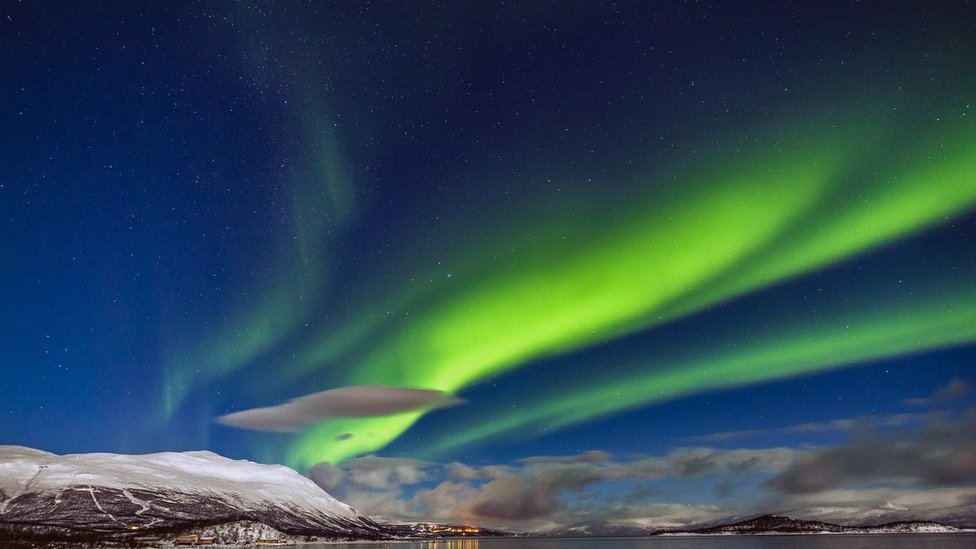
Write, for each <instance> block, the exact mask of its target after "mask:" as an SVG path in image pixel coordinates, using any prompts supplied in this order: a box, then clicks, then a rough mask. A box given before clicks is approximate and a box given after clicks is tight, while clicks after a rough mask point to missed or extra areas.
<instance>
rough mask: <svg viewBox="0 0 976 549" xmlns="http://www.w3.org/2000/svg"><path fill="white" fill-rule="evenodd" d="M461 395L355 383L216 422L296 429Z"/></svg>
mask: <svg viewBox="0 0 976 549" xmlns="http://www.w3.org/2000/svg"><path fill="white" fill-rule="evenodd" d="M460 402H462V400H461V399H459V398H457V397H455V396H454V395H451V394H450V393H445V392H443V391H435V390H432V389H413V388H407V387H386V386H382V385H359V386H355V387H340V388H338V389H330V390H328V391H321V392H318V393H313V394H310V395H306V396H303V397H299V398H295V399H292V400H290V401H288V402H286V403H285V404H279V405H277V406H268V407H264V408H252V409H250V410H242V411H240V412H234V413H231V414H227V415H223V416H220V417H218V418H217V419H216V421H217V423H220V424H221V425H227V426H229V427H237V428H239V429H251V430H255V431H277V432H296V431H300V430H301V429H303V428H305V427H306V426H308V425H310V424H312V423H315V422H317V421H322V420H325V419H329V418H336V417H375V416H387V415H393V414H398V413H402V412H412V411H418V410H430V409H433V408H443V407H447V406H453V405H455V404H459V403H460Z"/></svg>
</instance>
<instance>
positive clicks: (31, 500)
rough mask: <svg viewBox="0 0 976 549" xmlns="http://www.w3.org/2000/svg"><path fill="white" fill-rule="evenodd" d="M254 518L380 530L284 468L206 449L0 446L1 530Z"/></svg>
mask: <svg viewBox="0 0 976 549" xmlns="http://www.w3.org/2000/svg"><path fill="white" fill-rule="evenodd" d="M235 520H238V521H239V520H253V521H255V522H261V523H264V524H268V525H270V526H273V527H275V528H278V529H280V530H283V531H290V532H296V533H311V532H322V533H323V534H322V535H344V534H348V535H349V536H350V537H364V536H365V537H369V536H376V535H379V534H380V527H379V526H378V525H376V524H375V523H373V522H372V521H370V520H369V519H365V518H364V517H362V516H360V515H359V514H357V513H356V511H355V510H354V509H353V508H351V507H350V506H348V505H346V504H345V503H342V502H340V501H338V500H336V499H335V498H333V497H332V496H330V495H329V494H328V493H326V492H325V491H323V490H322V489H321V488H319V487H318V486H317V485H315V483H313V482H312V481H311V480H309V479H307V478H305V477H303V476H301V475H299V474H298V473H297V472H295V471H293V470H292V469H289V468H287V467H284V466H280V465H262V464H258V463H254V462H250V461H245V460H232V459H228V458H225V457H222V456H219V455H217V454H214V453H212V452H206V451H201V452H179V453H178V452H163V453H158V454H147V455H124V454H107V453H93V454H69V455H63V456H59V455H56V454H52V453H49V452H43V451H40V450H34V449H31V448H25V447H22V446H0V525H2V524H4V523H6V524H16V525H19V526H23V527H25V528H37V527H41V526H43V527H48V528H68V529H72V528H75V529H80V528H88V529H91V530H98V531H123V530H133V529H147V528H149V529H151V528H173V527H180V526H182V525H189V524H197V523H202V522H208V523H219V522H222V521H228V522H229V521H235Z"/></svg>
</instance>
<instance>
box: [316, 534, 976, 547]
mask: <svg viewBox="0 0 976 549" xmlns="http://www.w3.org/2000/svg"><path fill="white" fill-rule="evenodd" d="M305 547H307V548H309V549H311V548H315V549H324V548H325V547H331V548H332V549H334V548H335V547H336V545H334V544H329V545H325V544H323V545H317V544H313V545H307V546H305ZM341 547H348V548H350V549H386V548H389V549H779V548H791V549H833V548H836V547H843V548H844V549H918V548H922V547H924V548H926V549H930V548H935V549H972V548H973V547H976V533H973V534H969V533H966V534H866V535H857V534H844V535H830V534H824V535H795V536H778V535H777V536H687V537H685V536H682V537H653V538H593V537H591V538H548V539H545V538H506V539H457V540H441V541H411V542H380V543H350V544H343V545H341Z"/></svg>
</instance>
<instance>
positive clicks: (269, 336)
mask: <svg viewBox="0 0 976 549" xmlns="http://www.w3.org/2000/svg"><path fill="white" fill-rule="evenodd" d="M859 104H860V105H864V104H865V102H861V103H859ZM947 104H948V105H951V107H949V108H942V107H940V109H941V110H940V109H935V108H932V107H929V108H927V109H919V110H916V111H913V110H910V109H908V114H906V113H901V114H899V115H898V116H895V115H892V114H879V113H880V112H881V111H882V108H881V107H878V108H875V109H864V108H851V109H848V110H846V111H845V110H844V109H843V108H837V107H835V108H833V109H830V110H829V112H816V113H814V115H813V116H807V117H805V119H804V118H803V117H799V116H797V117H795V119H794V120H792V121H790V123H785V124H780V129H777V130H771V129H769V128H766V129H765V131H761V132H757V131H748V130H747V129H745V128H744V129H743V132H742V133H743V134H745V135H746V136H747V137H743V138H742V139H739V140H738V141H735V142H731V143H722V144H720V145H716V146H712V147H710V148H709V147H699V149H693V150H695V151H696V152H695V153H694V154H690V155H685V158H684V159H683V160H680V161H674V160H664V161H661V160H659V161H656V162H651V163H650V164H649V165H648V166H646V167H644V168H642V169H630V170H629V171H627V172H624V171H623V170H621V171H620V172H618V173H616V174H612V175H604V178H609V179H611V181H603V184H604V185H606V187H604V188H618V189H621V193H620V194H621V195H622V196H621V197H612V198H609V199H608V198H605V197H600V196H589V195H588V194H587V193H588V192H590V191H592V190H593V187H592V186H588V185H585V184H581V183H578V182H575V180H574V179H573V176H564V177H565V179H566V188H567V192H566V193H565V196H563V197H561V198H560V199H559V200H552V198H553V197H552V196H541V197H539V196H537V197H531V198H527V200H528V204H527V205H526V206H524V207H523V208H522V210H523V211H522V212H521V213H518V212H516V213H513V214H510V215H509V217H507V218H506V223H503V224H497V223H496V224H495V225H494V226H493V227H486V226H478V224H477V223H474V222H473V223H471V224H469V225H468V226H466V227H463V226H461V227H452V228H451V230H452V232H453V233H457V234H452V235H447V236H444V237H443V238H446V239H447V240H448V241H451V239H452V238H453V239H455V240H454V241H453V242H454V244H453V245H448V246H446V249H448V250H453V252H452V253H450V254H449V258H448V259H449V260H450V261H449V263H450V268H449V269H448V268H446V267H443V266H441V265H440V261H439V260H438V256H437V255H436V254H434V253H433V252H431V251H430V250H427V249H425V248H423V246H420V245H417V246H415V249H409V248H408V249H406V250H403V251H402V252H401V253H402V255H401V256H398V257H399V258H405V257H411V256H415V257H419V258H420V259H414V260H412V261H409V262H405V263H404V262H402V260H401V261H400V262H398V261H397V259H393V260H387V261H388V264H385V265H384V264H382V263H377V265H376V266H377V269H376V270H377V271H378V272H385V273H387V274H386V277H385V278H384V277H381V276H374V277H373V278H370V277H369V276H365V277H363V280H362V281H361V287H360V288H357V289H356V292H353V297H351V298H347V299H345V300H344V301H343V302H342V303H337V304H336V306H335V307H328V308H329V309H330V310H333V312H334V313H335V314H330V315H328V318H326V319H324V320H320V319H317V318H315V317H314V315H315V314H316V310H315V309H314V308H313V307H312V304H313V303H314V302H315V301H316V299H318V298H319V296H322V295H328V294H329V291H328V290H327V288H328V286H329V279H330V277H329V276H328V274H327V273H328V271H329V270H330V269H329V268H327V264H328V262H329V253H330V252H329V251H330V250H331V249H332V248H333V246H334V241H335V239H336V238H337V237H341V235H342V231H343V229H344V228H345V227H347V226H348V225H350V224H352V223H353V222H354V216H353V214H352V213H351V212H352V210H353V209H354V206H353V205H352V204H351V202H352V198H351V196H352V195H353V194H354V193H352V192H351V191H350V188H351V185H352V184H351V183H350V182H349V180H348V179H349V177H350V176H349V175H348V173H347V172H346V170H344V169H342V166H343V162H342V159H341V155H340V154H339V153H338V151H339V150H340V147H339V145H338V144H337V137H336V136H335V135H334V134H333V133H332V130H331V129H323V128H321V127H319V126H318V125H312V128H311V129H310V130H309V132H307V133H308V134H309V135H311V136H312V137H310V138H309V141H310V142H313V143H316V144H317V145H316V148H317V150H318V151H319V153H318V154H316V155H314V157H315V158H316V159H317V160H316V161H315V162H314V163H313V164H315V166H314V167H312V168H310V169H309V173H307V174H306V176H307V177H305V178H297V179H296V181H295V182H294V184H293V186H292V190H293V201H292V202H293V206H294V207H293V211H294V220H293V221H294V222H293V226H294V235H293V236H292V237H289V238H285V239H283V242H285V243H284V244H283V245H282V246H281V250H283V251H279V255H280V256H281V257H282V259H281V260H280V261H279V264H280V265H281V268H279V269H278V272H279V273H282V275H281V276H279V277H278V278H279V280H278V281H277V282H276V283H275V286H274V287H273V288H267V289H265V291H263V292H261V291H258V292H251V293H252V294H258V295H263V296H265V297H266V298H267V299H263V300H260V301H259V302H257V303H256V304H252V305H250V306H249V305H246V304H245V305H238V306H236V307H233V309H235V310H236V311H237V313H236V314H232V315H230V317H231V318H232V319H233V321H231V322H227V323H225V325H224V326H223V327H221V328H220V329H218V331H217V332H214V334H211V335H210V336H205V337H203V338H201V341H202V343H201V344H200V345H199V346H198V349H197V351H196V352H192V353H187V352H182V353H180V354H175V355H174V357H173V359H172V360H171V364H170V366H169V368H167V375H168V380H167V382H166V386H165V391H166V397H165V403H166V405H165V410H164V412H165V416H164V417H165V418H171V417H173V414H174V413H175V412H176V410H178V409H179V408H180V406H182V404H183V403H184V402H185V401H186V399H187V398H188V397H189V395H190V394H191V393H192V392H193V391H194V390H197V389H198V388H200V387H202V386H204V385H205V382H206V381H207V380H213V379H218V378H221V377H224V376H232V375H237V374H238V373H240V372H242V371H247V370H246V369H247V368H248V367H249V366H251V365H253V364H254V363H255V361H262V360H268V359H269V358H270V359H273V360H276V361H278V364H277V366H276V370H275V375H274V376H272V377H261V378H260V380H256V381H255V382H254V384H253V387H252V389H253V390H254V392H256V393H257V392H260V391H261V390H263V389H265V388H268V387H274V388H276V389H280V390H283V391H284V390H287V389H286V388H287V387H289V386H293V385H294V383H295V382H296V381H301V382H304V383H305V384H306V385H308V391H307V392H311V391H314V390H322V389H327V388H330V387H336V386H342V385H359V384H381V385H391V386H404V387H418V388H429V389H437V390H442V391H448V392H452V393H458V392H463V391H464V390H465V389H466V388H468V387H472V386H474V385H476V384H478V383H479V382H480V381H481V380H485V379H486V378H489V377H490V376H494V375H498V374H500V373H504V372H507V371H511V370H513V369H516V368H521V367H524V366H527V365H531V364H532V363H533V361H535V360H538V359H542V358H546V357H552V356H557V355H561V354H566V353H571V352H573V351H575V350H579V349H582V348H585V347H587V346H591V345H594V344H600V343H603V342H607V341H610V340H613V339H616V338H619V337H622V336H625V335H628V334H632V333H635V332H639V331H645V330H653V329H654V328H655V327H656V326H661V325H663V324H665V323H668V322H673V321H675V320H677V319H680V318H684V317H687V316H690V315H695V314H699V313H701V312H703V311H706V310H707V309H708V308H709V307H712V306H714V305H716V304H720V303H723V302H726V301H729V300H731V299H735V298H739V297H741V296H744V295H749V294H751V293H754V292H758V291H760V290H762V289H764V288H769V287H772V286H775V285H777V284H780V283H782V282H783V281H785V280H788V279H791V278H794V277H797V276H800V275H803V274H806V273H810V272H813V271H816V270H819V269H823V268H825V267H827V266H829V265H832V264H835V263H837V262H841V261H844V260H847V259H849V258H852V257H854V256H856V255H858V254H861V253H864V252H866V251H869V250H872V249H875V248H878V247H880V246H885V245H887V244H889V243H891V242H894V241H896V240H898V239H901V238H905V237H909V236H911V235H913V234H915V233H917V232H919V231H921V230H924V229H926V228H928V227H932V226H935V225H938V224H941V223H945V222H946V221H947V220H950V219H952V218H953V217H955V216H958V215H962V214H965V213H967V212H968V211H970V210H971V209H972V208H973V206H974V204H976V176H974V175H973V174H976V141H974V139H973V136H974V135H976V131H974V127H973V126H974V124H973V117H971V116H968V115H969V114H970V113H969V108H968V106H966V105H965V103H964V102H963V103H959V102H947ZM313 106H315V110H317V111H322V112H325V110H326V109H325V108H324V107H323V102H322V101H321V100H316V101H315V102H313ZM936 110H940V112H941V116H935V115H933V114H932V113H933V112H935V111H936ZM323 116H324V115H323ZM918 136H925V137H924V139H920V138H919V137H918ZM537 171H540V172H541V171H544V170H542V169H541V168H540V169H539V170H537ZM556 171H557V172H558V171H559V170H558V168H556ZM579 177H580V176H579V175H578V174H577V175H576V179H579ZM611 194H612V193H611ZM533 212H536V214H535V215H533ZM501 213H502V215H506V214H508V212H501ZM445 271H446V274H445ZM389 273H394V276H399V277H401V279H400V280H398V281H395V282H393V283H392V284H391V282H390V281H389V280H387V279H386V278H389V276H390V275H389ZM418 281H425V283H418ZM971 292H972V284H971V282H969V281H963V282H960V283H959V284H956V285H954V286H951V287H945V288H941V289H930V291H920V292H918V293H916V294H915V295H914V296H913V297H911V298H910V299H908V300H907V301H905V302H902V303H900V304H899V305H898V307H897V309H896V310H893V311H892V312H891V314H890V315H882V316H880V317H876V316H874V315H873V314H869V313H868V312H867V311H873V310H878V309H879V307H880V306H881V304H880V303H874V302H865V303H862V304H861V305H860V308H856V309H853V310H839V311H837V312H836V313H835V316H834V317H830V318H823V316H821V317H819V318H817V319H795V320H792V321H791V322H790V326H791V329H789V330H786V329H784V330H783V331H782V333H779V334H778V335H777V336H776V337H771V338H769V339H766V340H763V341H761V342H760V341H757V342H754V343H753V344H752V345H738V346H737V348H736V352H734V353H728V352H725V351H723V350H722V349H724V348H726V347H727V346H728V345H732V344H734V343H733V342H728V341H727V342H723V343H721V344H718V343H717V344H716V346H715V347H714V348H709V349H702V350H700V353H699V354H700V356H696V357H694V358H687V359H684V360H676V361H669V362H662V361H660V360H657V359H650V360H638V361H636V362H634V363H633V364H629V365H622V366H620V367H617V368H615V369H613V372H615V373H613V374H606V375H605V376H604V377H602V378H599V379H591V380H587V381H586V383H580V384H579V385H578V386H576V387H575V388H574V390H573V393H572V394H573V396H572V397H571V398H569V397H561V396H559V395H555V394H550V395H540V396H539V398H538V400H536V401H534V402H531V403H523V405H522V406H520V407H519V409H518V410H517V411H509V412H507V413H504V414H500V415H493V416H491V417H486V418H485V420H484V421H483V423H481V424H478V425H465V426H464V427H463V428H462V427H459V428H458V429H457V430H456V431H457V432H451V433H442V435H443V438H442V440H440V441H438V443H437V444H435V445H434V446H433V447H432V448H430V449H428V450H429V451H431V452H436V451H438V450H439V449H440V450H443V449H447V448H450V447H456V446H457V445H461V444H465V443H470V442H476V441H479V440H482V439H484V438H486V437H493V436H498V435H501V434H503V433H516V432H521V433H529V432H534V431H539V430H542V431H545V430H551V429H558V428H560V427H563V426H567V425H571V424H574V423H578V422H581V421H586V420H588V419H592V418H596V417H601V416H605V415H607V414H611V413H614V412H616V411H620V410H626V409H632V408H635V407H639V406H642V405H647V404H650V403H654V402H659V401H661V400H663V399H672V398H676V397H678V396H681V395H687V394H691V393H694V392H697V391H704V390H712V389H719V388H723V387H732V386H737V385H742V384H746V383H757V382H762V381H765V380H770V379H776V378H781V377H784V376H790V375H796V374H800V373H806V372H813V371H817V370H820V369H825V368H832V367H837V366H840V365H843V364H848V363H850V362H852V361H859V360H871V359H876V358H881V357H888V356H893V355H898V354H904V353H909V352H917V351H923V350H926V349H934V348H939V347H943V346H947V345H954V344H959V343H964V342H968V341H973V340H976V330H974V326H976V322H974V314H976V308H974V306H973V305H972V303H976V299H973V295H972V293H971ZM357 296H358V297H357ZM347 297H348V296H347ZM849 297H850V296H849ZM333 301H334V299H333ZM947 303H955V304H956V305H955V306H954V307H949V306H948V305H944V304H947ZM343 310H345V311H346V312H345V313H344V314H343V313H342V311H343ZM842 321H843V322H842ZM841 325H843V326H851V327H852V328H851V329H846V328H845V329H843V330H841V329H840V328H838V326H841ZM288 339H290V340H292V341H296V340H298V341H299V343H298V344H297V345H293V347H295V349H292V350H290V351H288V353H287V354H288V355H290V356H285V357H284V358H282V357H281V356H277V355H274V354H273V353H272V351H273V350H274V349H275V348H276V346H278V345H280V344H281V342H282V341H285V340H288ZM289 349H291V348H289ZM283 354H284V353H279V355H283ZM201 364H208V365H209V366H208V367H205V368H201V367H200V365H201ZM309 384H310V385H309ZM290 396H299V395H295V394H291V395H290ZM266 404H273V402H267V403H266ZM421 416H422V414H421V413H408V414H401V415H396V416H390V417H384V418H369V419H358V420H357V419H342V420H334V421H329V422H325V423H322V424H320V425H317V426H314V427H312V428H310V429H309V430H308V431H306V432H305V433H303V434H301V435H300V436H299V438H298V439H297V441H295V442H294V443H293V444H291V447H290V449H289V450H288V453H287V460H288V462H289V463H290V464H291V465H295V466H301V467H307V466H310V465H314V464H315V463H318V462H321V461H329V462H339V461H342V460H345V459H348V458H350V457H353V456H356V455H361V454H364V453H368V452H374V451H377V450H379V449H381V448H383V447H384V446H386V445H387V444H389V443H390V442H391V441H393V440H395V439H396V438H397V437H398V436H400V435H401V434H402V433H404V432H405V431H406V430H407V429H409V428H410V427H411V426H412V425H413V424H414V423H415V422H416V421H417V420H418V419H419V418H420V417H421Z"/></svg>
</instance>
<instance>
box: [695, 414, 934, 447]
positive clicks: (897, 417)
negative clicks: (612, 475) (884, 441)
mask: <svg viewBox="0 0 976 549" xmlns="http://www.w3.org/2000/svg"><path fill="white" fill-rule="evenodd" d="M927 418H928V414H920V413H912V414H891V415H886V416H866V417H860V418H856V419H854V418H845V419H835V420H831V421H818V422H809V423H798V424H795V425H786V426H784V427H775V428H771V429H751V430H743V431H725V432H722V433H711V434H707V435H701V436H695V437H689V438H688V439H687V440H693V441H696V442H730V441H733V440H741V439H750V438H762V437H770V436H778V435H805V434H814V433H831V432H843V431H850V430H852V429H855V428H857V427H858V426H859V425H863V424H871V425H876V426H879V427H902V426H905V425H908V424H913V423H915V424H917V423H920V422H922V421H923V420H925V419H927Z"/></svg>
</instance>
